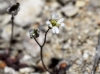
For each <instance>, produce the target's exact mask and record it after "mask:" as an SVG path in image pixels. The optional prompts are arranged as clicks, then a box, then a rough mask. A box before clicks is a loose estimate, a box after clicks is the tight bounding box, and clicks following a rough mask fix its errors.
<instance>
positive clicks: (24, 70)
mask: <svg viewBox="0 0 100 74" xmlns="http://www.w3.org/2000/svg"><path fill="white" fill-rule="evenodd" d="M19 72H20V73H21V74H26V73H31V72H33V69H32V68H28V67H26V68H20V69H19Z"/></svg>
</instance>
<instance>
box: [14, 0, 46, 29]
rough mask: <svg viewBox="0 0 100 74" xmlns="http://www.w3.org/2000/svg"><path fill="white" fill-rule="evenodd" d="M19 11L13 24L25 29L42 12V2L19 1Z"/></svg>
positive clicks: (40, 0)
mask: <svg viewBox="0 0 100 74" xmlns="http://www.w3.org/2000/svg"><path fill="white" fill-rule="evenodd" d="M19 2H20V10H19V12H18V15H17V16H16V18H15V23H16V24H17V25H19V26H21V27H25V26H27V25H29V24H32V23H33V22H35V20H36V17H37V16H38V15H39V14H40V13H41V12H42V8H43V6H44V2H45V1H44V0H26V1H24V0H19Z"/></svg>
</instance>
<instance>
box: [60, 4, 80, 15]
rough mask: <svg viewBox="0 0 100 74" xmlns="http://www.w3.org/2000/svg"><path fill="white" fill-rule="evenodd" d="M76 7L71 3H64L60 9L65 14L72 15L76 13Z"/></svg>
mask: <svg viewBox="0 0 100 74" xmlns="http://www.w3.org/2000/svg"><path fill="white" fill-rule="evenodd" d="M78 10H79V9H78V8H77V7H75V6H73V5H66V6H64V7H63V8H62V9H61V11H62V12H63V13H64V14H65V15H66V16H67V17H72V16H74V15H76V14H77V13H78Z"/></svg>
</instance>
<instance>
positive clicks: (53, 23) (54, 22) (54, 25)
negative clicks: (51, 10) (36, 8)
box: [46, 14, 65, 34]
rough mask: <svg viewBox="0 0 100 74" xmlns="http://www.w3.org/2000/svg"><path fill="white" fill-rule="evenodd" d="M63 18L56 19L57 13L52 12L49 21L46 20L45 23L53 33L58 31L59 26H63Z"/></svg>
mask: <svg viewBox="0 0 100 74" xmlns="http://www.w3.org/2000/svg"><path fill="white" fill-rule="evenodd" d="M63 21H64V18H61V19H58V15H56V14H53V15H52V17H51V19H50V20H49V21H46V24H47V25H48V26H49V28H51V29H52V32H53V33H57V34H58V33H59V26H64V25H65V24H64V23H63Z"/></svg>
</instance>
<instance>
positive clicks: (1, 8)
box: [0, 0, 10, 14]
mask: <svg viewBox="0 0 100 74" xmlns="http://www.w3.org/2000/svg"><path fill="white" fill-rule="evenodd" d="M9 6H10V2H9V1H4V0H0V14H3V13H5V12H6V9H7V8H8V7H9Z"/></svg>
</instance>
